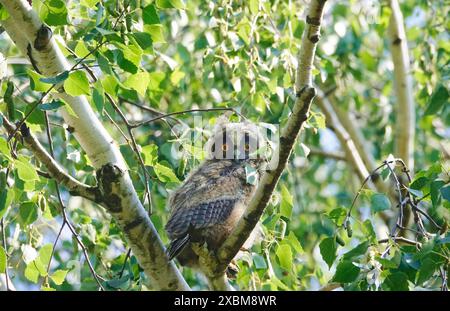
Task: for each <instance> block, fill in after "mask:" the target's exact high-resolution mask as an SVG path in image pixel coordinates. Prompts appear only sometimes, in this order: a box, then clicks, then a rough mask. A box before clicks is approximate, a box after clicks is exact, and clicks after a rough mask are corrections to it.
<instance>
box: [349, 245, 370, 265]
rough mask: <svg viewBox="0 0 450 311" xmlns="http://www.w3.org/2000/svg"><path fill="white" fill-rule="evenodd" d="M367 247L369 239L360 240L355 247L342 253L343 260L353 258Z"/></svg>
mask: <svg viewBox="0 0 450 311" xmlns="http://www.w3.org/2000/svg"><path fill="white" fill-rule="evenodd" d="M367 248H369V241H365V242H362V243H361V244H359V245H358V246H356V247H355V248H353V249H352V250H351V251H348V252H347V253H345V254H344V260H350V259H354V258H355V257H358V256H361V255H364V254H365V253H366V251H367Z"/></svg>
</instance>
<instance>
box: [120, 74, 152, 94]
mask: <svg viewBox="0 0 450 311" xmlns="http://www.w3.org/2000/svg"><path fill="white" fill-rule="evenodd" d="M149 82H150V78H149V76H148V73H147V72H138V73H136V74H134V75H132V76H130V77H129V78H128V79H127V80H126V81H125V82H124V84H123V85H124V86H125V87H128V88H131V89H133V90H135V91H136V92H138V93H139V94H140V95H141V96H145V92H146V91H147V87H148V83H149Z"/></svg>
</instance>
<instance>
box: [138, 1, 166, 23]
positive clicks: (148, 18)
mask: <svg viewBox="0 0 450 311" xmlns="http://www.w3.org/2000/svg"><path fill="white" fill-rule="evenodd" d="M142 19H143V20H144V24H147V25H153V24H161V21H160V19H159V15H158V12H157V11H156V7H155V6H154V5H153V4H150V5H147V6H146V7H145V8H143V9H142Z"/></svg>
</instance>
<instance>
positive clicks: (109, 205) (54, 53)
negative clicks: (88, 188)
mask: <svg viewBox="0 0 450 311" xmlns="http://www.w3.org/2000/svg"><path fill="white" fill-rule="evenodd" d="M0 3H1V4H2V5H3V6H4V8H5V9H6V10H7V11H8V13H9V15H10V17H9V18H8V20H7V21H2V25H3V26H4V27H5V29H6V31H7V32H8V34H9V35H10V36H11V37H12V38H13V40H15V41H16V42H20V44H18V47H19V49H20V50H21V51H22V53H23V54H24V55H28V56H29V57H30V53H27V52H28V51H27V50H29V49H30V46H31V47H32V48H31V54H32V57H33V61H34V63H35V64H37V67H38V68H39V70H40V71H41V72H42V74H43V75H44V76H48V77H53V76H56V75H57V74H59V73H61V72H63V71H66V70H70V69H71V68H72V67H71V66H70V64H69V62H68V61H67V59H66V58H65V57H64V55H63V54H62V52H61V50H60V49H59V47H58V46H57V44H56V42H55V41H54V40H53V39H52V38H49V39H48V40H46V41H45V40H44V41H42V40H39V39H40V38H39V34H40V30H41V29H43V27H45V26H43V24H42V22H41V21H40V20H39V17H38V15H37V14H36V12H34V11H33V9H32V7H31V6H30V5H29V4H28V2H27V1H26V0H15V1H12V0H0ZM12 25H14V26H12ZM17 29H20V32H18V31H17ZM48 30H49V29H48ZM16 36H17V37H16ZM23 42H25V43H26V44H24V43H23ZM30 61H31V59H30ZM55 89H56V90H58V92H59V93H57V94H52V96H54V97H59V98H61V99H63V100H64V101H65V102H66V103H67V104H68V105H70V108H71V110H72V111H74V112H75V115H72V114H70V113H69V112H68V111H67V110H66V109H65V108H64V107H62V109H61V111H62V115H63V118H64V120H65V122H66V123H67V124H68V125H69V126H70V127H71V128H73V129H74V132H73V134H74V136H75V138H76V139H77V140H78V142H79V143H80V145H81V147H82V148H83V150H84V151H85V152H86V154H87V156H88V157H89V159H90V160H91V162H92V164H93V166H94V167H95V168H96V169H97V180H98V184H99V188H98V189H99V191H100V194H101V199H100V200H97V203H100V204H101V205H102V206H104V207H105V208H106V209H107V210H108V211H109V212H110V213H111V214H112V216H113V217H114V219H115V220H116V221H117V223H118V225H119V227H120V228H121V230H123V232H124V233H125V236H126V237H127V240H128V242H129V244H130V246H131V249H132V251H133V254H134V255H135V256H136V258H137V259H138V261H139V264H140V265H141V267H142V268H143V269H144V271H145V273H146V274H147V276H149V277H150V279H151V280H152V284H153V286H154V287H155V288H157V289H169V290H189V286H188V285H187V283H186V281H185V280H184V279H183V277H182V275H181V273H180V272H179V271H178V269H177V268H176V266H175V264H174V263H173V262H169V261H168V258H167V256H166V254H165V248H164V245H163V243H162V241H161V239H160V237H159V235H158V233H157V231H156V229H155V227H154V225H153V223H152V222H151V221H150V218H149V216H148V214H147V213H146V211H145V209H144V207H143V206H142V203H141V202H140V201H139V197H138V195H137V193H136V191H135V189H134V187H133V184H132V181H131V179H130V176H129V174H128V171H127V166H126V163H125V161H124V159H123V157H122V155H121V153H120V150H119V148H118V147H117V145H116V144H115V143H114V140H113V139H112V137H111V136H110V135H109V133H108V132H107V131H106V129H105V128H104V127H103V125H102V124H101V122H100V120H99V119H98V118H97V117H96V115H95V113H94V111H93V110H92V108H91V107H90V105H89V102H88V101H87V99H86V98H85V97H84V96H78V97H72V96H70V95H68V94H67V93H64V91H63V89H62V88H60V87H56V88H55Z"/></svg>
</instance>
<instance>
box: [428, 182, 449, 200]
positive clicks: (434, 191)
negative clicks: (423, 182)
mask: <svg viewBox="0 0 450 311" xmlns="http://www.w3.org/2000/svg"><path fill="white" fill-rule="evenodd" d="M444 184H445V182H444V181H443V180H434V181H433V182H432V183H431V184H430V198H431V203H432V204H433V207H436V206H437V205H438V203H439V199H440V197H441V189H442V186H443V185H444Z"/></svg>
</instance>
